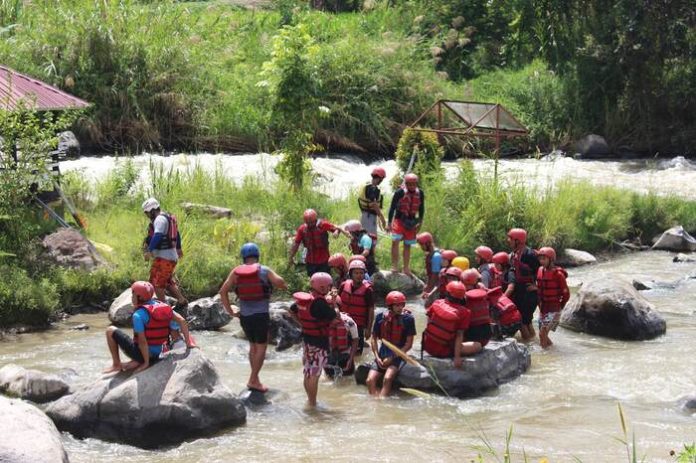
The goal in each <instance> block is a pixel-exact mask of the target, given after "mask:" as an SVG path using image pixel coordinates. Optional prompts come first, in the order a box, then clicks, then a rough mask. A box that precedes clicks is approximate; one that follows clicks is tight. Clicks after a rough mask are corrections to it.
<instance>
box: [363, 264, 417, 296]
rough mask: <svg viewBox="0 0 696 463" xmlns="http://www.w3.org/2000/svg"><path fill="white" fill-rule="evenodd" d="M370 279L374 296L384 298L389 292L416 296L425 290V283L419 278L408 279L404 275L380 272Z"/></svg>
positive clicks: (386, 271)
mask: <svg viewBox="0 0 696 463" xmlns="http://www.w3.org/2000/svg"><path fill="white" fill-rule="evenodd" d="M371 277H372V285H373V287H374V290H375V294H377V295H378V296H386V295H387V294H388V293H389V291H401V292H402V293H404V294H405V295H407V296H417V295H420V294H421V293H422V292H423V288H425V283H423V281H422V280H421V279H420V278H418V277H415V276H412V277H410V276H408V275H406V274H405V273H399V272H392V271H389V270H380V271H379V272H377V273H375V274H374V275H371Z"/></svg>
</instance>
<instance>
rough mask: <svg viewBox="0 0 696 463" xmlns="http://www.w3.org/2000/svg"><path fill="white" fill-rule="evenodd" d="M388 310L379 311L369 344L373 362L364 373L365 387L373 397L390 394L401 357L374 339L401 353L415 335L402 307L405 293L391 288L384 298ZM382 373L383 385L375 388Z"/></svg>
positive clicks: (406, 350)
mask: <svg viewBox="0 0 696 463" xmlns="http://www.w3.org/2000/svg"><path fill="white" fill-rule="evenodd" d="M386 304H387V309H388V310H387V311H385V312H382V313H379V314H378V315H377V318H376V319H375V325H374V327H373V328H372V338H371V340H370V345H371V347H372V353H373V354H374V355H375V361H374V362H373V363H372V366H371V367H370V372H369V373H368V375H367V387H368V390H369V391H370V394H371V395H373V396H379V397H387V396H388V395H389V394H390V393H391V389H392V385H393V384H394V379H395V378H396V376H397V375H398V374H399V370H401V367H403V366H404V365H405V362H404V360H403V359H402V358H401V357H399V356H398V355H396V353H394V352H393V351H392V350H391V349H389V347H387V346H386V345H385V344H384V343H381V344H380V345H379V346H378V345H377V340H378V339H382V340H387V341H389V342H390V343H392V344H393V345H395V346H396V347H398V348H399V350H401V351H402V352H404V353H407V352H408V351H409V350H411V347H412V346H413V337H414V336H415V335H416V321H415V319H414V318H413V315H411V312H409V311H408V310H405V309H404V307H405V306H406V296H404V295H403V294H402V293H400V292H399V291H392V292H390V293H389V294H387V297H386ZM382 376H384V379H383V381H382V388H381V389H380V388H379V387H378V383H379V380H380V378H382Z"/></svg>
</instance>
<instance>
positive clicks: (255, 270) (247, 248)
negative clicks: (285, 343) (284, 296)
mask: <svg viewBox="0 0 696 463" xmlns="http://www.w3.org/2000/svg"><path fill="white" fill-rule="evenodd" d="M260 254H261V253H260V251H259V247H258V246H257V245H256V244H255V243H246V244H245V245H244V246H242V249H241V255H242V262H243V264H242V265H239V266H237V267H235V268H234V269H232V271H231V272H230V274H229V276H228V277H227V280H225V282H224V283H223V284H222V287H221V288H220V292H219V294H220V300H221V302H222V305H223V307H224V308H225V310H226V311H227V312H228V313H229V314H230V315H232V316H233V317H239V321H240V324H241V325H242V329H243V330H244V334H245V335H246V337H247V340H248V341H249V364H250V365H251V374H250V375H249V381H248V382H247V387H248V388H249V389H250V390H252V391H259V392H267V391H268V388H267V387H266V386H264V385H263V384H262V383H261V380H260V379H259V372H260V371H261V368H262V367H263V362H264V360H265V358H266V347H267V345H268V328H269V324H270V312H269V306H270V298H271V292H272V291H273V288H278V289H287V285H286V284H285V280H283V278H282V277H280V276H279V275H278V274H276V273H275V272H274V271H273V270H271V269H270V268H268V267H266V266H265V265H261V264H259V256H260ZM232 290H234V291H235V292H236V293H237V298H238V299H239V312H236V311H234V310H233V309H232V305H231V304H230V297H229V292H230V291H232Z"/></svg>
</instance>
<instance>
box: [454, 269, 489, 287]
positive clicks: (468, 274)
mask: <svg viewBox="0 0 696 463" xmlns="http://www.w3.org/2000/svg"><path fill="white" fill-rule="evenodd" d="M459 280H460V281H461V282H462V283H464V286H466V289H467V290H469V289H486V287H485V286H483V284H482V283H481V274H480V273H479V272H478V270H476V269H475V268H470V269H467V270H464V271H463V272H462V273H461V274H460V275H459Z"/></svg>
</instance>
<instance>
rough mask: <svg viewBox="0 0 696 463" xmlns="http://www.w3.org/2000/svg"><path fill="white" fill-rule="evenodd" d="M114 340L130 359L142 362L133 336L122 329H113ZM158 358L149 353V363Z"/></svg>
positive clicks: (141, 356) (141, 355)
mask: <svg viewBox="0 0 696 463" xmlns="http://www.w3.org/2000/svg"><path fill="white" fill-rule="evenodd" d="M113 337H114V341H116V344H118V347H120V348H121V350H122V351H123V353H124V354H126V355H127V356H128V357H129V358H130V359H131V360H135V361H136V362H138V363H144V362H145V360H144V359H143V354H141V353H140V348H139V347H138V344H136V343H135V341H134V340H133V338H131V337H130V336H128V335H127V334H126V333H125V332H124V331H123V330H116V331H114V335H113ZM158 360H159V356H158V355H152V354H150V365H152V364H153V363H155V362H157V361H158Z"/></svg>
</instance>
